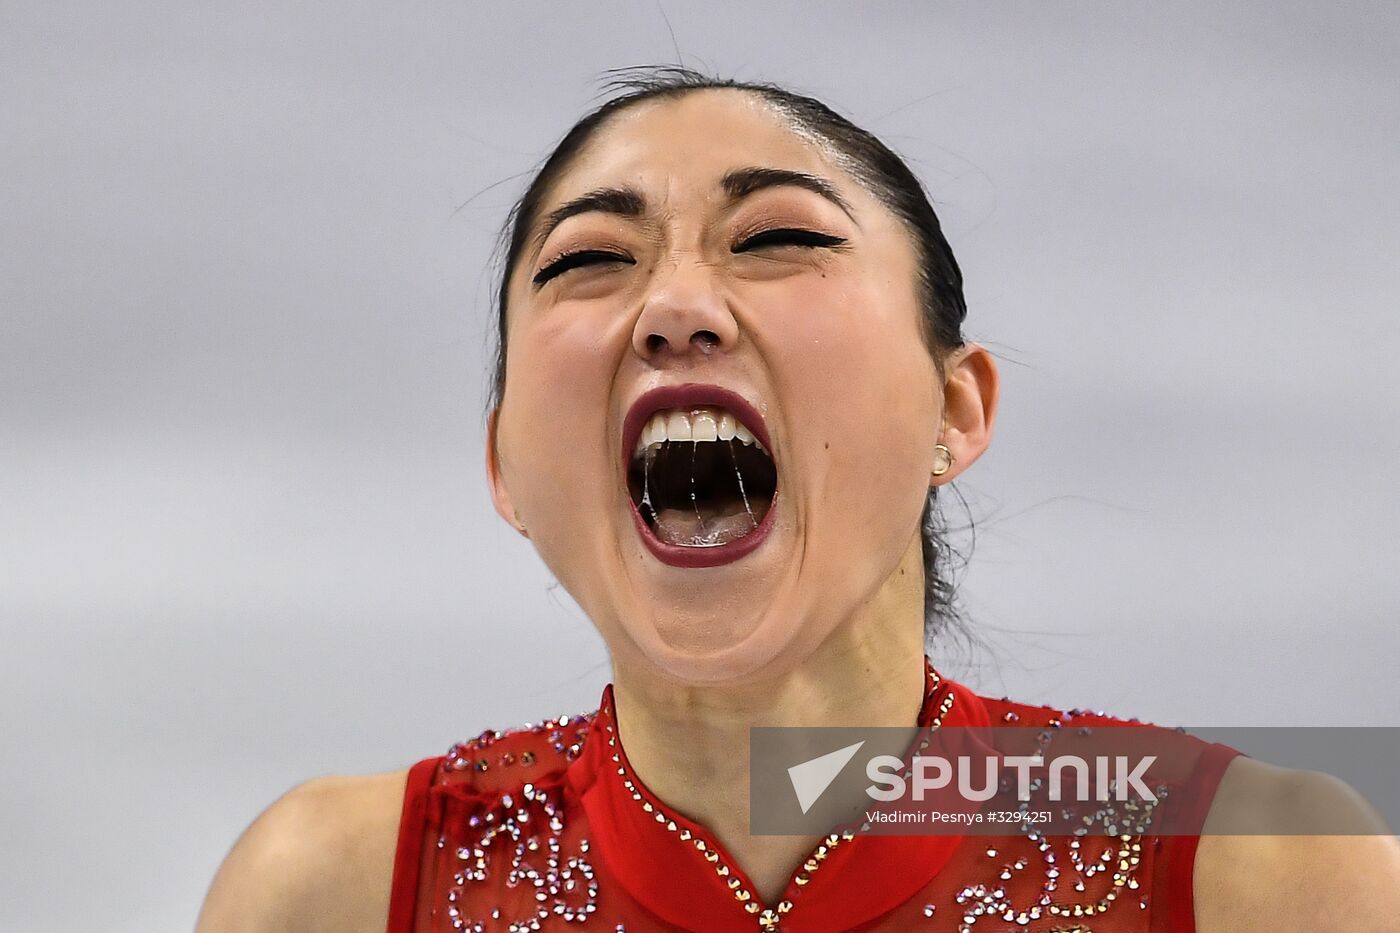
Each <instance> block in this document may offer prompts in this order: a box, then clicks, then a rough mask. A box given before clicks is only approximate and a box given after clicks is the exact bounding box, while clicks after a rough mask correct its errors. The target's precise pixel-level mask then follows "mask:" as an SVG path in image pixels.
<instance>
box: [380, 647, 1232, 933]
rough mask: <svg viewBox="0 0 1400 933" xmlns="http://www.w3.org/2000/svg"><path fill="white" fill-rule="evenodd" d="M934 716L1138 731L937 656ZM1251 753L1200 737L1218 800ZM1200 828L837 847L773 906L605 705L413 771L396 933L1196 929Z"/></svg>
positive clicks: (1209, 788)
mask: <svg viewBox="0 0 1400 933" xmlns="http://www.w3.org/2000/svg"><path fill="white" fill-rule="evenodd" d="M926 668H927V690H926V694H925V700H924V706H923V710H922V713H921V715H920V718H919V723H920V725H924V726H928V725H930V724H932V723H935V722H936V721H937V720H938V717H940V716H941V722H942V725H943V726H987V725H992V724H1001V723H1015V724H1018V725H1028V726H1057V727H1058V726H1069V725H1073V726H1075V727H1082V726H1093V725H1129V723H1126V722H1124V721H1122V720H1116V719H1112V718H1111V717H1106V716H1103V715H1101V714H1095V713H1085V712H1080V711H1072V712H1061V711H1057V710H1052V709H1050V708H1048V707H1038V706H1025V705H1022V704H1016V703H1012V702H1010V701H1008V700H1004V699H1003V700H994V699H989V698H987V697H980V696H977V695H976V694H974V693H972V692H971V691H969V690H968V689H967V688H965V687H963V686H961V685H959V684H956V683H952V682H950V681H946V680H942V679H941V678H940V677H939V676H938V674H937V673H936V672H935V671H934V669H933V667H932V665H931V664H927V663H926ZM1236 754H1238V753H1237V752H1235V751H1234V750H1233V749H1230V748H1227V747H1225V746H1221V745H1213V744H1207V743H1201V745H1200V754H1199V756H1198V757H1197V758H1196V759H1195V764H1194V770H1192V771H1191V774H1190V781H1191V783H1192V785H1193V787H1194V788H1195V792H1196V793H1197V795H1199V796H1200V797H1201V799H1203V800H1205V801H1207V802H1208V801H1209V799H1210V795H1211V794H1212V793H1213V792H1214V788H1215V786H1216V784H1217V783H1218V782H1219V779H1220V775H1221V774H1222V772H1223V771H1224V770H1225V767H1226V766H1227V765H1228V764H1229V762H1230V760H1231V759H1232V758H1233V757H1234V755H1236ZM1196 842H1197V837H1194V836H1122V837H1117V836H1099V835H1094V836H1085V837H1083V838H1073V837H1066V836H1058V837H1057V836H1037V835H1035V834H1034V833H1022V834H1020V835H1011V836H996V837H992V836H972V835H968V836H949V835H942V836H922V835H903V836H895V835H865V834H859V833H856V834H849V833H848V834H844V835H831V836H828V837H826V839H825V840H823V841H822V842H821V843H820V844H819V845H818V846H817V848H816V849H815V850H814V851H813V852H812V853H811V854H810V857H809V858H807V859H806V860H805V861H804V862H803V864H801V865H799V866H798V867H797V870H796V872H795V873H794V874H793V876H792V877H791V878H790V879H789V882H788V885H787V889H786V890H785V891H784V892H783V896H782V899H781V900H780V901H779V902H777V903H774V904H763V903H761V902H760V899H759V898H758V896H757V895H756V894H755V893H753V888H752V885H751V884H750V883H749V881H748V879H747V878H746V877H745V875H744V872H743V870H742V869H741V868H740V867H739V866H738V865H737V864H736V863H735V862H734V861H733V860H732V859H731V858H730V857H729V856H728V854H727V853H726V852H725V850H724V848H723V847H722V846H721V845H720V844H719V843H718V842H716V841H715V839H714V838H713V837H712V836H711V835H710V833H709V832H708V831H707V830H706V829H705V827H703V826H701V825H699V824H697V823H695V822H693V821H691V820H688V819H686V818H685V817H684V816H683V815H681V814H680V813H677V812H674V811H672V810H671V809H670V808H668V807H667V806H666V805H664V804H663V803H661V801H659V800H657V799H656V798H655V797H654V796H652V795H651V793H650V792H649V791H648V790H647V788H646V787H645V786H644V785H643V784H642V783H641V782H640V781H639V780H638V779H637V777H636V776H635V775H634V774H633V773H632V770H631V767H630V766H629V764H628V762H627V757H626V755H625V753H624V752H623V749H622V744H621V742H620V741H619V740H618V735H617V726H616V720H615V717H614V709H613V694H612V686H611V684H610V685H608V686H607V687H606V688H604V690H603V696H602V700H601V703H600V706H599V709H598V710H597V711H596V712H592V713H586V714H583V715H580V716H570V717H563V718H561V719H557V720H551V721H548V722H544V723H541V724H539V725H534V726H530V725H527V726H524V727H521V728H519V729H513V730H510V731H507V732H486V733H483V734H482V735H480V736H478V737H477V738H475V739H472V740H471V741H468V742H464V743H461V744H459V745H456V746H453V748H452V749H451V750H450V751H449V752H448V754H447V755H445V756H442V757H439V758H430V759H427V760H425V761H422V762H419V763H418V764H417V765H415V766H414V767H413V768H412V770H411V771H410V772H409V777H408V785H407V792H406V794H405V799H404V808H403V818H402V823H401V826H400V830H399V845H398V855H397V858H396V861H395V868H394V881H393V893H392V896H391V902H390V909H389V923H388V933H448V931H458V930H464V931H483V933H487V931H489V933H495V931H503V933H504V931H511V933H513V931H529V930H542V931H546V933H547V931H551V930H558V931H564V930H578V931H580V933H588V931H603V933H623V931H627V933H640V931H653V930H690V931H696V933H727V931H736V933H737V931H742V933H763V931H781V933H823V931H840V930H856V931H877V930H878V931H909V930H915V931H917V930H929V931H935V930H949V931H951V930H959V931H964V930H965V931H969V933H983V931H1004V930H1018V931H1019V930H1035V931H1071V930H1084V931H1088V930H1093V931H1095V933H1105V931H1112V933H1127V931H1144V933H1147V931H1151V933H1163V931H1192V930H1194V928H1195V924H1194V919H1193V900H1192V873H1193V865H1194V860H1195V854H1196Z"/></svg>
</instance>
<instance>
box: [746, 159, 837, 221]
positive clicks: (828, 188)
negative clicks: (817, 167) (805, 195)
mask: <svg viewBox="0 0 1400 933" xmlns="http://www.w3.org/2000/svg"><path fill="white" fill-rule="evenodd" d="M720 186H721V187H723V188H724V191H725V193H726V194H728V195H729V197H730V199H731V200H735V201H737V200H739V199H740V198H742V197H746V196H748V195H750V194H753V193H754V192H755V191H761V190H762V189H764V188H779V187H785V186H787V187H794V188H805V189H806V190H808V191H810V192H812V193H813V194H818V195H821V196H822V197H824V198H826V199H827V200H828V201H830V202H831V203H832V204H835V205H836V206H837V207H839V208H841V210H842V211H844V212H845V214H846V216H847V217H850V218H851V219H852V220H855V216H854V215H853V214H852V213H851V205H850V204H848V203H846V199H845V198H843V197H841V194H840V192H838V191H837V190H836V187H835V186H834V185H832V184H831V182H829V181H827V180H826V179H825V178H818V177H817V176H816V175H808V174H807V173H806V172H794V171H792V170H791V169H785V168H760V167H753V168H738V169H735V170H734V171H732V172H728V173H726V174H725V176H724V179H723V180H722V181H721V182H720Z"/></svg>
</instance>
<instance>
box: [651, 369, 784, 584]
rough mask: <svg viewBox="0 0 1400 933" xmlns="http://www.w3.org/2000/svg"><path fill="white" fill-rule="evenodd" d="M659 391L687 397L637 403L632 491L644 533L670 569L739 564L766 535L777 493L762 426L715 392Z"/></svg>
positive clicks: (738, 403) (742, 406)
mask: <svg viewBox="0 0 1400 933" xmlns="http://www.w3.org/2000/svg"><path fill="white" fill-rule="evenodd" d="M687 389H689V390H690V391H684V390H687ZM678 390H679V391H678ZM697 390H698V391H697ZM661 391H662V392H664V393H665V394H666V395H670V396H675V395H677V394H679V395H680V396H682V397H679V398H676V397H672V398H669V399H668V398H665V397H654V398H651V399H650V400H649V403H648V400H646V399H639V400H638V403H637V405H634V406H633V409H634V413H635V414H633V415H631V416H629V419H628V420H629V422H631V424H630V425H629V430H628V431H627V432H626V437H627V439H630V440H631V442H632V447H631V452H630V457H629V459H628V461H627V491H628V493H629V495H630V496H631V499H632V506H633V509H634V511H635V513H636V519H637V522H638V525H639V530H641V531H642V534H643V538H644V539H647V538H649V539H651V540H648V541H647V544H648V546H649V547H650V548H651V550H652V551H653V553H655V554H657V556H658V557H660V558H661V559H662V560H665V561H666V562H668V563H678V564H682V565H688V566H710V565H713V564H718V563H727V562H728V561H729V560H735V559H738V557H740V556H742V555H743V554H744V553H748V551H750V550H752V549H753V548H754V547H757V545H758V544H759V543H761V541H762V539H763V538H764V537H765V536H766V534H767V531H768V529H769V527H771V525H772V522H771V521H765V519H767V518H768V517H769V513H770V512H771V511H772V508H773V502H774V499H775V497H776V495H777V491H778V470H777V466H776V464H775V463H774V460H773V457H772V455H771V454H770V453H769V450H768V447H767V446H766V445H765V444H764V440H763V437H761V436H760V434H761V433H762V432H763V430H764V429H763V426H762V422H761V419H760V418H759V417H758V415H757V412H754V411H753V409H752V408H751V407H750V406H749V405H748V404H747V402H744V401H743V400H742V399H740V398H739V397H738V396H736V395H734V394H733V393H730V392H728V391H726V390H720V389H717V387H674V388H671V389H668V390H661ZM648 394H649V395H650V394H651V393H648ZM702 395H703V396H704V398H703V403H702V399H701V398H698V397H697V396H702ZM684 396H691V398H690V399H686V398H684ZM687 401H688V402H689V404H685V402H687ZM725 402H728V403H729V404H724V403H725ZM677 403H681V404H677ZM661 406H664V407H661ZM755 429H756V430H757V431H758V432H759V433H755ZM682 549H683V550H682ZM702 553H703V554H704V556H702Z"/></svg>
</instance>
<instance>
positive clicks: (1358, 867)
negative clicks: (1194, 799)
mask: <svg viewBox="0 0 1400 933" xmlns="http://www.w3.org/2000/svg"><path fill="white" fill-rule="evenodd" d="M1280 828H1286V829H1287V831H1288V832H1289V833H1290V834H1289V835H1278V834H1274V835H1269V834H1267V833H1270V832H1273V833H1278V832H1280ZM1323 833H1328V834H1327V835H1323ZM1342 833H1345V834H1342ZM1193 888H1194V894H1195V901H1196V927H1197V929H1198V930H1199V931H1200V933H1218V931H1238V930H1268V931H1270V933H1282V931H1292V930H1299V931H1304V930H1306V931H1313V930H1331V929H1345V930H1355V931H1372V930H1374V931H1389V930H1394V929H1395V927H1394V924H1395V917H1396V916H1400V842H1397V840H1396V838H1395V836H1394V835H1392V834H1391V832H1390V830H1389V829H1388V828H1387V827H1386V826H1385V823H1384V822H1383V821H1382V820H1381V819H1380V817H1379V816H1377V815H1376V813H1375V811H1374V810H1373V809H1372V808H1371V806H1370V805H1369V804H1368V803H1366V801H1365V800H1364V799H1363V798H1362V797H1361V796H1360V795H1359V794H1357V793H1356V791H1355V790H1353V789H1352V788H1351V787H1350V786H1349V785H1347V784H1346V783H1345V782H1343V781H1341V780H1339V779H1337V778H1335V777H1332V776H1331V775H1328V774H1321V773H1318V772H1313V771H1294V770H1290V769H1287V768H1279V767H1276V766H1273V765H1269V764H1265V763H1263V762H1258V761H1254V760H1253V759H1250V758H1245V757H1240V758H1237V759H1235V760H1234V761H1233V762H1232V763H1231V764H1230V766H1229V768H1228V769H1227V770H1226V772H1225V775H1224V777H1223V778H1222V779H1221V782H1220V787H1219V790H1218V791H1217V792H1216V795H1215V799H1214V801H1213V802H1212V804H1211V809H1210V814H1209V816H1208V818H1207V820H1206V825H1205V831H1204V833H1203V835H1202V837H1201V841H1200V846H1199V848H1198V849H1197V851H1196V865H1195V879H1194V884H1193Z"/></svg>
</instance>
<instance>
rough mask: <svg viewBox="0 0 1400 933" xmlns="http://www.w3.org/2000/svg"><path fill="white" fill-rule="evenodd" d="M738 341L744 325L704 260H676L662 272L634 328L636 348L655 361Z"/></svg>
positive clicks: (723, 347)
mask: <svg viewBox="0 0 1400 933" xmlns="http://www.w3.org/2000/svg"><path fill="white" fill-rule="evenodd" d="M738 340H739V324H738V322H737V321H736V320H735V319H734V315H733V313H732V312H731V311H730V308H729V304H728V303H727V302H726V301H725V300H724V297H723V296H722V295H721V294H720V293H719V292H718V290H716V288H715V283H714V280H713V277H712V273H711V271H710V270H709V269H708V268H707V267H706V266H705V264H703V263H700V262H683V263H677V264H676V265H674V266H673V267H672V268H671V270H670V271H669V272H667V273H666V274H665V275H664V276H660V277H658V279H657V281H656V282H655V283H654V284H653V287H652V289H651V292H650V293H649V294H648V295H647V297H646V301H645V302H644V304H643V305H642V311H641V313H640V314H639V315H638V316H637V323H636V325H635V326H634V328H633V330H632V348H633V349H634V350H635V351H636V353H637V355H638V356H640V357H641V358H642V359H644V360H646V361H648V362H651V363H661V362H663V361H665V360H667V359H674V358H683V357H687V356H691V355H697V356H706V355H708V354H710V353H713V352H715V351H717V350H727V349H730V348H732V347H733V346H734V345H735V344H736V343H737V342H738Z"/></svg>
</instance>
